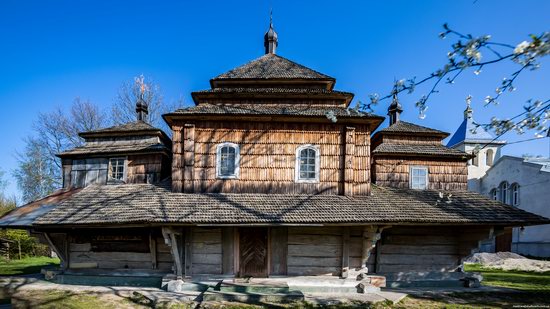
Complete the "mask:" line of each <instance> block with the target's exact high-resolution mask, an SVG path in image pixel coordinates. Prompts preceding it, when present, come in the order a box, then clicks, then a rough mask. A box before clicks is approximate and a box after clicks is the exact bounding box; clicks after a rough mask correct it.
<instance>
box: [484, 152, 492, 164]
mask: <svg viewBox="0 0 550 309" xmlns="http://www.w3.org/2000/svg"><path fill="white" fill-rule="evenodd" d="M485 165H487V166H491V165H493V150H492V149H488V150H487V152H486V153H485Z"/></svg>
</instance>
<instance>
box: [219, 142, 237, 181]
mask: <svg viewBox="0 0 550 309" xmlns="http://www.w3.org/2000/svg"><path fill="white" fill-rule="evenodd" d="M239 159H240V155H239V146H238V145H236V144H233V143H222V144H219V145H218V147H217V148H216V177H218V178H230V179H231V178H237V177H239Z"/></svg>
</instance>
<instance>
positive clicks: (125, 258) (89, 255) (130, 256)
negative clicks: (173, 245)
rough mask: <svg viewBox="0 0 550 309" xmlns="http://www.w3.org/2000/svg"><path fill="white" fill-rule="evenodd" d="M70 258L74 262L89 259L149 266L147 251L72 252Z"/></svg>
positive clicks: (149, 260)
mask: <svg viewBox="0 0 550 309" xmlns="http://www.w3.org/2000/svg"><path fill="white" fill-rule="evenodd" d="M71 260H72V261H73V262H76V263H80V262H90V261H98V262H101V261H120V262H142V264H143V266H144V267H143V268H151V255H150V254H149V253H135V252H72V253H71Z"/></svg>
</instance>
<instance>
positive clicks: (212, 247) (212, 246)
mask: <svg viewBox="0 0 550 309" xmlns="http://www.w3.org/2000/svg"><path fill="white" fill-rule="evenodd" d="M222 245H224V244H221V243H204V242H194V243H192V247H193V252H194V253H203V254H207V253H222V252H223V248H222Z"/></svg>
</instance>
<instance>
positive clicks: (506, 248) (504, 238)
mask: <svg viewBox="0 0 550 309" xmlns="http://www.w3.org/2000/svg"><path fill="white" fill-rule="evenodd" d="M510 251H512V229H511V228H510V229H508V228H507V229H505V230H504V233H503V234H501V235H498V236H497V237H495V252H510Z"/></svg>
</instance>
